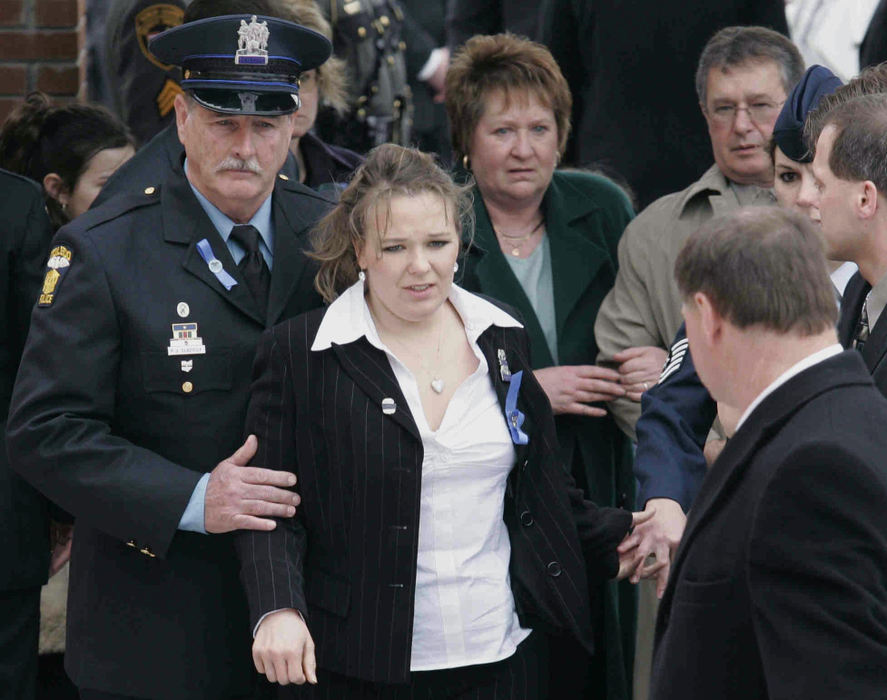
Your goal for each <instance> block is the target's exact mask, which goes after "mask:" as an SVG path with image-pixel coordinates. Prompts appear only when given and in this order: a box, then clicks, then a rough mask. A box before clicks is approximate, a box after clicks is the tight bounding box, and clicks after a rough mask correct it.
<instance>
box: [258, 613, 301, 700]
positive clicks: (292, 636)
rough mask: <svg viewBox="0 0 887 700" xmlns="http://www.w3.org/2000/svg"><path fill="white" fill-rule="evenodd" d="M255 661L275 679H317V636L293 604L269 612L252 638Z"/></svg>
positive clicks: (278, 681)
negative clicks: (312, 637) (289, 606)
mask: <svg viewBox="0 0 887 700" xmlns="http://www.w3.org/2000/svg"><path fill="white" fill-rule="evenodd" d="M253 663H254V664H255V665H256V670H257V671H258V672H259V673H264V674H265V675H266V676H267V677H268V680H269V681H271V682H272V683H280V685H288V684H289V683H295V684H296V685H302V684H303V683H304V682H305V681H306V680H307V681H308V682H309V683H311V684H316V683H317V663H316V662H315V660H314V640H313V639H311V633H310V632H308V626H307V625H306V624H305V621H304V620H303V619H302V616H301V615H299V613H298V612H296V611H295V610H293V609H292V608H287V609H286V610H278V611H276V612H273V613H271V614H270V615H268V616H267V617H266V618H265V619H264V620H262V622H261V623H259V629H258V630H257V631H256V638H255V639H254V640H253Z"/></svg>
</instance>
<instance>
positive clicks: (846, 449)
mask: <svg viewBox="0 0 887 700" xmlns="http://www.w3.org/2000/svg"><path fill="white" fill-rule="evenodd" d="M675 277H676V279H677V282H678V286H679V288H680V290H681V293H682V295H683V297H684V304H683V314H684V317H685V319H686V326H687V337H688V339H689V343H690V352H691V353H692V355H693V359H694V361H695V365H696V369H697V371H698V373H699V376H700V377H701V379H702V381H703V383H704V384H705V386H706V387H707V388H708V390H709V392H710V393H711V395H712V397H713V398H714V399H716V400H717V401H720V402H723V403H724V404H726V405H728V406H731V407H733V408H734V409H735V410H736V411H737V415H739V419H738V422H737V428H736V432H735V433H734V435H733V437H732V438H731V440H730V441H729V442H728V443H727V446H726V447H725V448H724V450H723V452H722V453H721V455H720V456H719V458H718V459H717V461H716V462H715V464H714V465H713V467H712V469H711V471H710V472H709V474H708V475H707V477H706V479H705V481H704V482H703V485H702V488H701V490H700V492H699V495H698V496H697V498H696V501H695V503H694V506H693V509H692V511H691V512H690V515H689V518H688V522H687V528H686V530H685V532H684V537H683V540H682V541H681V544H680V547H679V548H678V551H677V553H676V555H675V560H674V563H673V565H672V572H671V577H670V579H669V583H668V587H667V589H666V592H665V596H664V597H663V599H662V603H661V605H660V609H659V617H658V619H657V627H656V647H655V651H654V657H653V675H652V683H651V697H652V698H653V699H654V700H659V699H662V700H664V699H665V698H678V697H680V698H688V699H693V698H699V699H700V700H702V699H703V698H706V699H707V698H720V699H722V700H732V699H733V698H736V699H737V700H738V699H739V698H743V699H744V698H771V699H774V700H776V699H779V698H797V697H803V698H812V699H814V700H818V699H822V700H825V699H826V698H836V697H853V698H871V699H872V700H874V698H881V697H883V694H884V682H883V669H884V668H885V665H887V585H885V580H887V521H885V519H884V511H885V509H887V465H885V464H884V460H883V455H884V454H885V451H887V436H885V434H884V425H887V400H885V399H884V397H883V396H881V394H880V393H879V392H878V391H877V389H876V388H875V386H874V385H873V384H872V381H871V378H870V376H869V373H868V372H867V370H866V368H865V366H864V364H863V362H862V360H861V358H860V356H859V354H857V353H855V352H842V348H841V346H840V345H839V344H838V342H837V335H836V333H835V330H834V317H835V302H834V293H833V291H832V287H831V284H830V282H829V277H828V273H827V269H826V262H825V258H824V256H823V251H822V243H821V241H820V239H819V236H818V235H817V233H816V232H815V231H814V230H813V228H812V226H811V225H810V223H809V222H808V221H807V220H806V218H804V217H801V216H799V215H797V214H794V213H791V212H787V211H785V210H781V209H776V208H755V209H744V210H739V211H737V212H735V213H733V214H731V215H729V216H725V217H722V218H719V219H715V220H712V221H711V222H709V223H708V224H706V225H704V226H703V227H702V228H700V229H699V231H697V232H696V233H694V234H693V235H692V236H691V237H690V238H689V239H688V241H687V244H686V245H685V247H684V248H683V250H682V252H681V253H680V255H679V256H678V260H677V262H676V264H675ZM749 279H754V280H755V281H756V283H755V284H748V280H749Z"/></svg>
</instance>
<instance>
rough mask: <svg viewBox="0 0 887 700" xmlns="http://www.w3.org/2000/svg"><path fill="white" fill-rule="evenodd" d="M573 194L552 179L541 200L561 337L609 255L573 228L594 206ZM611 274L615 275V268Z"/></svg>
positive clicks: (555, 309)
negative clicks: (574, 310)
mask: <svg viewBox="0 0 887 700" xmlns="http://www.w3.org/2000/svg"><path fill="white" fill-rule="evenodd" d="M573 194H574V193H572V192H570V191H567V190H565V189H564V188H563V187H562V186H561V185H559V184H558V182H557V179H556V178H555V179H553V180H552V181H551V184H550V185H549V186H548V191H547V192H546V193H545V200H544V201H543V203H542V206H543V208H544V210H545V221H546V230H547V234H546V235H547V236H548V240H549V245H550V246H551V268H552V270H557V274H554V275H552V284H553V286H554V315H555V322H556V324H557V325H556V328H557V337H558V338H562V337H563V336H564V332H565V330H566V322H567V318H569V316H570V312H571V311H572V310H573V309H574V307H575V306H576V304H577V303H578V301H579V299H580V298H581V296H582V295H583V293H584V292H585V290H586V289H587V288H588V285H589V283H590V282H591V280H593V279H594V277H595V276H596V275H597V274H598V271H599V270H600V269H601V267H602V266H603V265H604V264H605V262H606V261H607V260H608V259H609V257H610V253H609V251H608V250H607V249H606V248H605V247H604V246H602V245H598V244H597V243H595V242H593V241H592V240H589V238H588V236H587V235H583V234H581V233H579V232H578V231H577V230H576V227H575V225H576V224H577V222H580V221H581V220H582V219H584V218H585V217H587V216H589V215H590V214H591V213H592V212H593V211H594V210H595V208H596V205H595V204H594V203H593V202H591V201H589V199H588V198H587V197H581V198H580V197H576V196H572V195H573ZM612 274H613V276H614V277H615V276H616V270H615V267H614V268H612ZM593 321H594V319H592V322H593Z"/></svg>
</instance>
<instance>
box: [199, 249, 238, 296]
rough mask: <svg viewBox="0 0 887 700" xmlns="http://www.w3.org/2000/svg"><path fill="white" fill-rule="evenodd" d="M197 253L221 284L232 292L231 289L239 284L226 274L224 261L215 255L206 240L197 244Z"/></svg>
mask: <svg viewBox="0 0 887 700" xmlns="http://www.w3.org/2000/svg"><path fill="white" fill-rule="evenodd" d="M197 251H198V252H199V253H200V257H201V258H203V261H204V262H205V263H206V265H207V267H208V268H209V271H210V272H212V273H213V274H214V275H215V276H216V279H217V280H219V283H220V284H221V285H222V286H223V287H224V288H225V289H227V290H228V291H231V287H234V286H235V285H236V284H237V280H236V279H234V278H233V277H232V276H231V275H229V274H228V273H227V272H225V268H224V267H222V261H221V260H219V259H218V258H217V257H216V254H215V253H213V249H212V247H211V246H210V244H209V241H208V240H206V239H205V238H204V239H203V240H201V241H200V242H199V243H198V244H197Z"/></svg>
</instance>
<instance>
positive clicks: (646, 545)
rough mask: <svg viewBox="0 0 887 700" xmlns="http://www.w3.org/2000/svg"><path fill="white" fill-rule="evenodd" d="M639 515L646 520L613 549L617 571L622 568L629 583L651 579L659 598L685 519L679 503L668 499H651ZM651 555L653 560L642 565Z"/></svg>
mask: <svg viewBox="0 0 887 700" xmlns="http://www.w3.org/2000/svg"><path fill="white" fill-rule="evenodd" d="M643 512H644V513H645V514H649V515H648V517H646V518H644V520H643V521H638V523H637V525H636V526H635V527H634V529H633V530H632V531H631V533H629V535H628V536H627V537H626V538H625V539H624V540H622V543H621V544H620V545H619V547H617V551H618V552H619V570H620V573H621V572H622V569H623V565H624V567H625V569H626V571H628V572H629V573H628V574H626V575H630V576H631V581H632V583H638V582H639V581H640V580H641V579H642V578H652V577H653V576H655V577H656V595H657V596H658V597H659V598H661V597H662V594H663V593H665V586H666V584H667V583H668V574H669V570H670V567H671V558H672V557H673V556H674V553H675V550H677V547H678V544H679V543H680V541H681V536H682V535H683V534H684V527H685V525H686V524H687V516H686V515H684V511H683V509H682V508H681V506H680V504H679V503H678V502H677V501H673V500H671V499H670V498H651V499H650V500H649V501H647V505H646V508H645V509H644V511H643ZM651 554H652V555H653V556H654V557H655V561H654V562H652V563H650V564H645V563H644V562H646V560H647V557H649V556H650V555H651Z"/></svg>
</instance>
